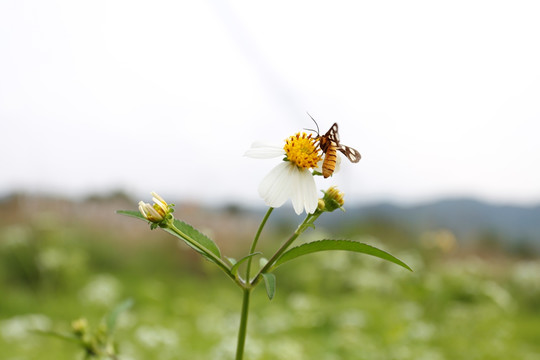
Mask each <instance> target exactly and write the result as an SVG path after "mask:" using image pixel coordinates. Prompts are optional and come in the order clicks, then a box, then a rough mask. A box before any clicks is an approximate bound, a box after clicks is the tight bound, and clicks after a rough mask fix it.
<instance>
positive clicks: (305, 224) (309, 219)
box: [251, 211, 321, 287]
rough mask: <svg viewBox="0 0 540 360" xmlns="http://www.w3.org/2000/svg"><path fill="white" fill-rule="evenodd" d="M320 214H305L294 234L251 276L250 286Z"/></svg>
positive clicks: (259, 279)
mask: <svg viewBox="0 0 540 360" xmlns="http://www.w3.org/2000/svg"><path fill="white" fill-rule="evenodd" d="M320 215H321V212H318V211H317V212H315V213H314V214H307V216H306V218H305V219H304V221H303V222H302V224H300V225H299V226H298V228H297V229H296V231H295V232H294V234H292V235H291V237H290V238H289V239H287V241H285V242H284V243H283V245H281V247H280V248H279V249H278V251H276V253H275V254H274V256H272V257H271V258H270V260H268V262H267V263H266V265H264V267H263V268H262V269H261V270H259V272H258V273H257V275H256V276H255V277H254V278H253V280H252V281H251V286H252V287H253V286H255V285H257V284H258V283H259V281H261V278H262V277H261V274H263V273H265V272H267V271H268V270H269V269H270V268H271V267H272V265H274V263H275V262H276V261H277V260H278V259H279V258H280V257H281V255H283V253H284V252H285V250H287V249H288V248H289V246H291V244H292V243H293V242H294V241H295V240H296V239H297V238H298V237H299V236H300V235H301V234H302V233H303V232H304V231H305V230H306V229H307V228H308V227H309V226H311V225H313V223H314V222H315V220H317V218H318V217H319V216H320Z"/></svg>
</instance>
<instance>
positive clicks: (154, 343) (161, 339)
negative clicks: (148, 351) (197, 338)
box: [135, 325, 178, 348]
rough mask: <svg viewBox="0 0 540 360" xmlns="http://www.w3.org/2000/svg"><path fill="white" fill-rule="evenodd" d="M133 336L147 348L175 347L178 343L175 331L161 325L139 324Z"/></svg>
mask: <svg viewBox="0 0 540 360" xmlns="http://www.w3.org/2000/svg"><path fill="white" fill-rule="evenodd" d="M135 336H136V338H137V340H138V341H139V342H140V343H141V344H142V345H143V346H145V347H147V348H157V347H159V348H162V347H164V346H165V347H176V346H177V345H178V337H177V335H176V333H175V332H174V331H173V330H171V329H167V328H165V327H163V326H157V325H154V326H148V325H141V326H139V327H138V328H137V330H136V331H135Z"/></svg>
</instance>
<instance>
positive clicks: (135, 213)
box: [116, 210, 150, 223]
mask: <svg viewBox="0 0 540 360" xmlns="http://www.w3.org/2000/svg"><path fill="white" fill-rule="evenodd" d="M116 213H117V214H122V215H126V216H131V217H134V218H137V219H140V220H143V221H146V222H147V223H149V222H150V221H148V220H146V218H145V217H144V216H142V214H141V213H140V212H138V211H133V210H117V211H116Z"/></svg>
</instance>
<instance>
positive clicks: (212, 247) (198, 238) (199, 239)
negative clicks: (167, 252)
mask: <svg viewBox="0 0 540 360" xmlns="http://www.w3.org/2000/svg"><path fill="white" fill-rule="evenodd" d="M174 226H175V227H176V228H177V229H178V230H180V231H182V232H183V233H184V234H186V235H187V236H189V237H190V238H191V239H192V240H194V241H195V242H196V243H199V244H201V245H202V246H204V247H205V248H206V249H208V250H209V251H210V252H212V253H213V254H214V255H216V256H217V257H218V258H221V252H220V251H219V248H218V246H217V245H216V243H215V242H214V241H212V239H210V238H209V237H208V236H206V235H204V234H203V233H201V232H199V231H198V230H197V229H195V228H194V227H193V226H191V225H189V224H187V223H185V222H183V221H180V220H177V219H174ZM163 230H165V231H166V232H168V233H169V234H172V235H174V236H176V237H178V238H180V239H182V240H185V239H183V238H182V237H181V236H180V235H178V234H176V233H175V232H174V231H172V230H171V229H168V228H163ZM185 243H186V244H188V245H189V246H191V247H192V248H193V249H195V250H196V251H198V252H199V253H201V254H202V255H205V252H204V251H203V250H200V249H197V248H196V247H194V246H192V245H191V244H190V243H189V242H188V241H186V242H185ZM205 256H206V255H205ZM209 259H210V260H211V261H213V260H212V259H211V258H209Z"/></svg>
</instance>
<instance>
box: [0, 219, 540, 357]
mask: <svg viewBox="0 0 540 360" xmlns="http://www.w3.org/2000/svg"><path fill="white" fill-rule="evenodd" d="M284 211H286V210H284ZM229 215H230V214H229ZM72 216H74V218H70V219H67V220H66V219H62V218H61V217H59V216H58V213H57V212H55V211H51V210H49V211H47V212H43V213H37V214H35V216H32V217H30V218H24V217H21V218H19V217H14V218H6V217H4V218H3V219H4V220H3V222H2V223H1V227H0V236H1V238H0V294H1V296H0V349H1V350H0V359H5V360H24V359H42V360H48V359H82V358H83V356H82V352H81V350H80V349H78V348H77V347H76V346H75V345H73V344H70V343H65V342H63V341H61V340H59V339H54V338H47V337H43V336H39V335H35V334H33V333H30V332H29V331H28V330H29V329H41V330H58V331H69V330H70V323H71V321H72V320H75V319H77V318H79V317H81V316H84V317H86V318H87V319H88V321H89V323H90V324H91V326H94V327H95V326H97V324H98V323H99V321H100V320H101V318H102V317H103V316H104V314H105V313H106V312H107V311H108V310H110V309H111V308H112V307H114V305H116V304H118V303H120V302H121V301H123V300H124V299H127V298H133V299H134V300H135V305H134V306H133V308H131V310H129V311H128V312H127V313H125V314H123V315H121V317H120V319H119V324H118V329H117V334H116V335H117V336H116V339H117V340H118V343H119V346H120V352H121V354H122V356H121V357H120V359H123V360H128V359H129V360H131V359H134V360H135V359H164V360H167V359H190V360H198V359H216V360H219V359H224V360H225V359H233V357H234V351H235V346H236V331H237V325H238V320H239V311H240V302H241V292H240V290H239V289H237V288H236V286H235V285H234V284H233V283H232V282H231V281H230V280H229V279H228V278H226V277H225V276H224V275H223V274H222V273H220V272H218V270H217V269H214V268H213V266H212V265H211V264H210V263H208V262H205V261H202V260H200V259H199V257H198V256H197V255H196V254H194V253H193V251H192V250H190V249H187V248H186V247H185V246H179V245H178V244H177V243H176V241H175V240H174V238H172V237H171V236H169V235H167V234H164V233H163V232H160V231H159V230H156V231H152V232H151V231H150V230H148V229H147V226H145V225H144V224H140V223H139V222H137V221H135V220H131V219H128V220H125V219H122V220H121V221H120V222H118V220H117V217H120V216H119V215H114V214H113V213H112V211H111V212H110V213H108V214H107V216H108V217H109V218H107V217H105V218H104V219H103V218H101V217H98V218H96V219H97V220H96V219H95V221H96V222H91V223H89V222H85V221H75V220H74V219H76V215H72ZM23 218H24V220H23ZM108 219H110V221H109V220H108ZM230 222H233V220H231V221H230ZM230 222H229V223H230ZM246 226H247V225H246ZM247 227H249V226H247ZM233 230H235V231H238V233H241V231H240V229H233ZM285 230H291V228H288V225H281V226H280V225H279V224H272V223H269V231H268V232H267V233H265V234H264V235H263V237H262V239H261V241H262V243H263V246H264V247H268V248H274V247H275V246H277V245H278V244H279V242H280V241H281V238H280V237H279V236H278V235H279V234H280V233H281V232H282V231H285ZM324 230H325V229H322V228H317V229H315V230H310V231H309V232H307V233H306V237H307V238H309V239H311V240H314V239H318V238H321V237H325V235H327V234H325V233H324ZM207 231H208V232H214V234H215V235H216V236H215V238H216V239H217V242H218V244H219V245H222V244H221V243H220V239H228V237H227V236H225V235H221V234H220V233H219V228H218V229H215V228H210V229H207ZM346 233H347V237H348V238H352V239H355V240H360V241H364V242H366V243H369V244H371V245H375V246H379V247H381V248H384V249H386V250H388V251H389V252H391V253H392V254H394V255H395V256H397V257H398V258H400V259H401V260H403V261H405V262H406V263H407V264H408V265H410V266H411V267H412V268H413V269H414V272H413V273H411V272H408V271H406V270H404V269H403V268H401V267H398V266H396V265H394V264H390V263H386V262H383V261H382V260H379V259H375V258H369V257H367V256H362V255H358V254H348V253H344V252H334V253H328V254H316V255H311V256H306V257H303V258H302V259H301V260H299V261H296V262H293V263H291V264H287V265H284V266H283V267H281V268H280V269H278V271H277V273H276V276H277V284H278V288H277V293H276V297H275V298H274V299H273V300H272V301H269V300H268V299H267V297H266V294H265V291H264V288H263V287H261V288H259V289H257V290H256V291H255V294H254V297H253V300H252V308H251V309H252V311H251V314H250V319H249V335H248V341H247V355H246V359H248V360H262V359H298V360H302V359H321V360H338V359H366V360H368V359H369V360H372V359H404V360H405V359H411V360H412V359H414V360H422V359H426V360H427V359H429V360H439V359H441V360H442V359H525V360H527V359H531V360H532V359H540V261H539V259H537V258H534V257H533V258H518V257H515V256H510V255H507V254H504V253H502V252H500V251H479V250H478V249H475V251H469V250H467V251H465V250H463V249H460V248H450V247H448V246H446V245H445V244H446V243H445V242H444V241H442V242H441V241H438V240H441V236H442V239H443V240H444V236H443V235H444V232H442V233H440V234H439V235H440V236H439V238H437V236H435V235H436V234H435V235H434V240H433V241H432V242H429V241H419V239H414V238H411V237H414V235H411V234H408V235H407V236H406V237H404V238H403V239H402V240H403V241H398V240H400V239H396V236H395V234H399V229H398V228H395V229H393V228H391V227H389V226H386V227H384V229H383V230H381V229H379V230H377V228H376V227H373V228H364V229H360V230H358V231H357V232H356V233H354V232H351V230H350V229H348V230H347V231H346ZM270 235H272V236H270ZM334 236H337V235H335V234H334ZM385 236H388V237H389V238H390V239H385ZM274 237H275V238H274ZM397 237H399V236H397ZM245 240H246V239H244V237H243V235H241V236H240V237H239V239H238V241H239V244H234V243H232V244H231V242H230V240H227V243H226V244H225V245H226V246H224V247H225V248H226V249H227V251H225V253H226V255H231V256H240V255H241V254H242V252H240V251H241V250H240V249H241V248H242V247H243V246H244V245H245V243H244V241H245ZM247 240H249V239H247ZM415 240H418V241H415ZM424 240H425V239H424ZM245 246H247V245H245ZM228 251H229V252H231V253H228Z"/></svg>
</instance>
